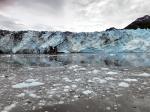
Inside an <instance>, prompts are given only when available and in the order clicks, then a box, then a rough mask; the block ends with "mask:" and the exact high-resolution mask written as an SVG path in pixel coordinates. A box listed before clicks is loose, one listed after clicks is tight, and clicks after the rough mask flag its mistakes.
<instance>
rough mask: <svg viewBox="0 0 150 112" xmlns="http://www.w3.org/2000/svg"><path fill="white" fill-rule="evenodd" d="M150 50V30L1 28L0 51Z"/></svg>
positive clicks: (46, 52)
mask: <svg viewBox="0 0 150 112" xmlns="http://www.w3.org/2000/svg"><path fill="white" fill-rule="evenodd" d="M93 52H108V53H109V52H114V53H116V52H150V29H136V30H134V29H130V30H127V29H120V30H119V29H114V30H111V31H102V32H67V31H66V32H59V31H55V32H54V31H52V32H51V31H41V32H39V31H6V30H0V53H1V54H53V53H93Z"/></svg>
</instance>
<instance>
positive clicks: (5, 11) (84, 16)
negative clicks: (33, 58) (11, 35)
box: [0, 0, 150, 32]
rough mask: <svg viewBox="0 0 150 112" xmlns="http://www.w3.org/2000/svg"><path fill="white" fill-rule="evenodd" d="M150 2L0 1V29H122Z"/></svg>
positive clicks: (149, 11)
mask: <svg viewBox="0 0 150 112" xmlns="http://www.w3.org/2000/svg"><path fill="white" fill-rule="evenodd" d="M149 5H150V0H0V29H6V30H38V31H41V30H48V31H51V30H54V31H55V30H59V31H73V32H83V31H84V32H93V31H103V30H105V29H108V28H110V27H116V28H124V27H125V26H127V25H128V24H130V23H131V22H133V21H134V20H135V19H137V18H139V17H142V16H144V15H150V8H149Z"/></svg>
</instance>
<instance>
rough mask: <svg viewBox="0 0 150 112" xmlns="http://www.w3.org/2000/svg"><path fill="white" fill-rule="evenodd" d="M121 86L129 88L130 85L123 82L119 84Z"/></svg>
mask: <svg viewBox="0 0 150 112" xmlns="http://www.w3.org/2000/svg"><path fill="white" fill-rule="evenodd" d="M119 86H120V87H129V86H130V85H129V84H128V83H126V82H121V83H119Z"/></svg>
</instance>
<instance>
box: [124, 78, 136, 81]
mask: <svg viewBox="0 0 150 112" xmlns="http://www.w3.org/2000/svg"><path fill="white" fill-rule="evenodd" d="M124 81H126V82H136V81H138V80H137V79H129V78H128V79H124Z"/></svg>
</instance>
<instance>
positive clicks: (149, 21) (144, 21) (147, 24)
mask: <svg viewBox="0 0 150 112" xmlns="http://www.w3.org/2000/svg"><path fill="white" fill-rule="evenodd" d="M137 28H140V29H150V16H149V15H145V16H144V17H141V18H138V19H136V20H135V21H134V22H132V23H131V24H129V25H128V26H127V27H125V29H137Z"/></svg>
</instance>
